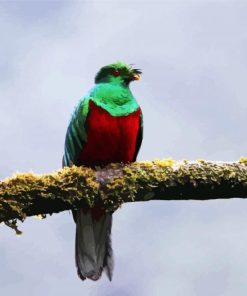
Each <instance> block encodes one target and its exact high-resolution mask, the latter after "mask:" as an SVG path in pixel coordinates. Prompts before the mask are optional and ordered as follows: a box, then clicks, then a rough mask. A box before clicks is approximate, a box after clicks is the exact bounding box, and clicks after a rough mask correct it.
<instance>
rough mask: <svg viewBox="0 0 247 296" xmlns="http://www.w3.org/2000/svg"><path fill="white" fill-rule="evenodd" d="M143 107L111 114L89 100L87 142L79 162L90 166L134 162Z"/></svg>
mask: <svg viewBox="0 0 247 296" xmlns="http://www.w3.org/2000/svg"><path fill="white" fill-rule="evenodd" d="M140 112H141V110H140V108H139V109H137V110H136V111H135V112H133V113H131V114H129V115H127V116H112V115H111V114H110V113H108V112H107V111H106V110H104V109H102V108H101V107H98V106H97V105H96V104H94V102H92V101H90V105H89V114H88V118H87V121H86V129H87V142H86V143H85V145H84V146H83V148H82V151H81V154H80V163H81V164H84V165H88V166H94V165H106V164H108V163H111V162H129V161H133V158H134V155H135V149H136V139H137V134H138V129H139V125H140Z"/></svg>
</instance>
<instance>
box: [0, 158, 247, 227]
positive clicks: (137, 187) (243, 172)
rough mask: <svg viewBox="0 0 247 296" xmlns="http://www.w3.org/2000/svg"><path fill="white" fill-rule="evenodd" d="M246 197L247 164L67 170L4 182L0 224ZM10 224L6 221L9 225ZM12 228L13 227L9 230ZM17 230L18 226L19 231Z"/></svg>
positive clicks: (162, 164)
mask: <svg viewBox="0 0 247 296" xmlns="http://www.w3.org/2000/svg"><path fill="white" fill-rule="evenodd" d="M233 197H239V198H247V159H246V158H241V159H240V161H239V162H235V163H221V162H208V161H203V160H198V161H196V162H189V161H186V160H184V161H180V162H176V161H173V160H171V159H166V160H155V161H143V162H135V163H130V164H111V165H108V166H107V167H104V168H95V170H93V169H91V168H87V167H76V166H72V167H70V168H68V167H66V168H63V169H61V170H58V171H56V172H53V173H51V174H44V175H36V174H34V173H23V174H20V173H18V174H15V175H14V176H12V177H10V178H6V179H5V180H2V181H1V182H0V222H4V221H11V220H12V219H14V220H13V221H14V224H13V225H15V222H16V219H19V220H21V221H23V220H24V219H25V218H26V216H32V215H38V214H41V215H45V214H52V213H57V212H61V211H64V210H69V209H75V208H78V207H81V206H86V205H87V206H89V207H92V206H93V205H95V204H97V205H101V206H103V207H104V208H105V209H107V210H109V211H115V210H116V209H117V208H119V207H120V206H121V204H123V203H125V202H134V201H147V200H186V199H195V200H205V199H215V198H233ZM9 223H10V222H7V224H9ZM9 226H10V225H9ZM14 227H15V226H14Z"/></svg>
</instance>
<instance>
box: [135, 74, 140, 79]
mask: <svg viewBox="0 0 247 296" xmlns="http://www.w3.org/2000/svg"><path fill="white" fill-rule="evenodd" d="M140 79H141V75H139V74H134V75H133V80H140Z"/></svg>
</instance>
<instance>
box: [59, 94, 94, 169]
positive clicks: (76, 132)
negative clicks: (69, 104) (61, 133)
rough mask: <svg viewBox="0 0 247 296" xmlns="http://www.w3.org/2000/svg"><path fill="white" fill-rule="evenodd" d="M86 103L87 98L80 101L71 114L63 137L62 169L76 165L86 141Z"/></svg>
mask: <svg viewBox="0 0 247 296" xmlns="http://www.w3.org/2000/svg"><path fill="white" fill-rule="evenodd" d="M88 101H89V99H88V98H87V99H83V100H81V101H80V102H79V104H78V105H77V107H76V108H75V110H74V112H73V114H72V117H71V120H70V123H69V126H68V129H67V133H66V137H65V144H64V155H63V167H64V166H71V165H73V164H74V165H78V159H79V155H80V152H81V150H82V148H83V145H84V143H85V142H86V141H87V132H86V119H87V115H88Z"/></svg>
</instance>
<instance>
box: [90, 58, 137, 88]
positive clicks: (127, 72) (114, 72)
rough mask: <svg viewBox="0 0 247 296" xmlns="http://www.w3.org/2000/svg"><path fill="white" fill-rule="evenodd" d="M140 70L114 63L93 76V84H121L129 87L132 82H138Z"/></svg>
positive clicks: (121, 63)
mask: <svg viewBox="0 0 247 296" xmlns="http://www.w3.org/2000/svg"><path fill="white" fill-rule="evenodd" d="M141 73H142V72H141V71H140V69H133V68H132V67H131V65H127V64H125V63H123V62H116V63H113V64H110V65H106V66H104V67H102V68H101V69H100V70H99V72H98V73H97V74H96V76H95V83H104V82H106V83H109V82H112V83H123V84H126V85H129V83H130V82H131V81H133V80H139V79H140V74H141Z"/></svg>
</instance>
